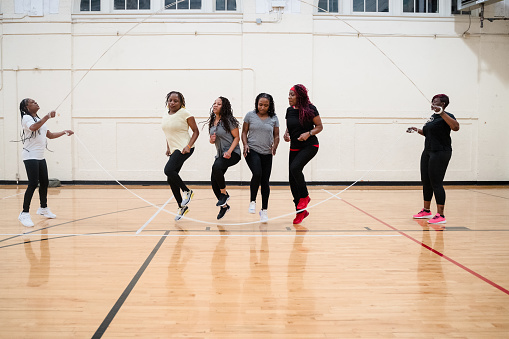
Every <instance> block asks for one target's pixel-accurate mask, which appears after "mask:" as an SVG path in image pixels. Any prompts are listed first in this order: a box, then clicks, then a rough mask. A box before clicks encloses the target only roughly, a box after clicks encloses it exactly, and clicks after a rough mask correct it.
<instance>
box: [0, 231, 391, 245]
mask: <svg viewBox="0 0 509 339" xmlns="http://www.w3.org/2000/svg"><path fill="white" fill-rule="evenodd" d="M125 232H131V231H125ZM171 232H178V233H180V234H169V235H161V234H142V235H136V234H118V233H111V234H104V233H48V234H44V236H45V237H46V236H47V237H52V236H53V237H54V238H48V239H45V240H51V239H59V238H60V237H127V238H129V237H224V236H229V237H260V236H262V237H293V236H294V235H295V234H293V233H292V234H270V235H268V234H266V233H268V231H263V232H262V234H182V231H176V230H175V231H174V230H172V231H171ZM186 232H192V231H186ZM225 232H234V231H222V232H220V233H225ZM272 232H274V233H275V232H281V233H288V231H284V230H281V231H272ZM296 232H297V233H306V234H303V235H302V236H310V237H318V238H327V237H331V238H333V237H371V238H373V237H400V236H401V235H398V234H310V233H309V231H299V230H296ZM22 235H23V234H22ZM34 236H37V237H40V236H41V234H34ZM57 237H59V238H57ZM37 240H40V239H36V240H34V241H37ZM13 245H14V244H11V245H8V246H13ZM5 247H7V246H5Z"/></svg>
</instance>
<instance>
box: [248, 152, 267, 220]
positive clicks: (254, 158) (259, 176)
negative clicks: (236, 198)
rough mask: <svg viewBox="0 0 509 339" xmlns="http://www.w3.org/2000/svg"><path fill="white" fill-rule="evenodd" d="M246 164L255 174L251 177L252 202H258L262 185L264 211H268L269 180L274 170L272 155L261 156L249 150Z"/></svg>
mask: <svg viewBox="0 0 509 339" xmlns="http://www.w3.org/2000/svg"><path fill="white" fill-rule="evenodd" d="M246 162H247V165H248V166H249V169H250V170H251V172H252V173H253V176H252V177H251V184H250V186H249V188H250V191H251V201H256V195H257V194H258V187H260V185H261V191H262V209H264V210H266V209H267V207H268V206H269V195H270V186H269V179H270V172H271V170H272V154H260V153H257V152H255V151H253V150H249V153H248V154H247V156H246Z"/></svg>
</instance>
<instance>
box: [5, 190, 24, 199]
mask: <svg viewBox="0 0 509 339" xmlns="http://www.w3.org/2000/svg"><path fill="white" fill-rule="evenodd" d="M21 194H25V192H21V193H18V194H14V195H9V196H8V197H4V198H2V200H4V199H8V198H12V197H16V196H18V195H21Z"/></svg>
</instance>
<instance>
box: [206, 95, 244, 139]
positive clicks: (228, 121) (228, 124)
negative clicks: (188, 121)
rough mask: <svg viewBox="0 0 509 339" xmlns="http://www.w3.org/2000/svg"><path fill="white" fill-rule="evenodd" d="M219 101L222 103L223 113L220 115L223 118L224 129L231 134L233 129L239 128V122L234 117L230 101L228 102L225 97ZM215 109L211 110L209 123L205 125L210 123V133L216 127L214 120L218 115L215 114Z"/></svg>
mask: <svg viewBox="0 0 509 339" xmlns="http://www.w3.org/2000/svg"><path fill="white" fill-rule="evenodd" d="M219 99H221V103H222V105H221V111H220V113H219V115H220V116H221V122H222V124H223V127H224V129H225V130H226V131H228V133H231V130H232V129H235V128H238V127H239V121H238V120H237V119H236V118H235V117H234V116H233V110H232V105H231V104H230V100H228V99H227V98H225V97H219ZM213 107H214V106H212V107H211V108H210V116H209V118H208V119H207V121H205V123H208V125H209V132H210V129H211V128H212V126H214V120H215V118H216V114H215V113H214V110H213Z"/></svg>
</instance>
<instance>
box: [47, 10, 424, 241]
mask: <svg viewBox="0 0 509 339" xmlns="http://www.w3.org/2000/svg"><path fill="white" fill-rule="evenodd" d="M182 1H185V0H178V1H175V2H173V3H171V4H168V5H167V6H165V7H163V8H162V9H160V10H159V11H157V12H155V13H153V14H152V15H150V16H148V17H146V18H145V19H143V20H141V21H140V22H138V23H136V24H135V25H134V26H133V27H131V28H130V29H129V30H127V31H126V32H125V33H124V34H122V35H121V36H119V38H118V39H117V40H116V41H115V42H113V44H111V45H110V46H109V47H108V48H107V49H106V50H105V51H104V53H103V54H102V55H101V56H99V58H98V59H97V60H96V61H95V62H94V63H93V64H92V66H91V67H90V68H89V69H88V70H87V71H86V72H85V74H84V75H83V76H82V77H81V78H80V80H79V81H78V82H77V83H76V84H75V85H74V86H73V87H72V88H71V90H70V91H69V93H68V94H67V95H66V96H65V98H64V99H63V100H62V102H61V103H60V104H59V105H58V106H57V108H56V109H58V108H59V107H60V106H61V105H62V104H63V103H64V102H65V100H66V99H67V98H68V97H69V96H70V95H71V94H72V93H73V92H74V90H75V89H76V88H77V87H78V85H79V84H80V83H81V82H82V81H83V79H84V78H85V77H86V76H87V75H88V73H89V72H90V71H91V70H92V69H93V68H94V67H95V66H96V65H97V63H98V62H99V61H100V60H101V59H102V58H103V57H104V56H105V55H106V54H107V53H108V51H110V50H111V49H112V48H113V47H114V46H115V45H116V44H117V43H118V42H119V41H120V40H121V39H122V38H124V37H125V36H126V35H127V34H128V33H129V32H131V31H132V30H134V29H135V28H136V27H138V26H139V25H141V24H142V23H144V22H145V21H147V20H148V19H150V18H151V17H153V16H154V15H157V14H158V13H160V12H161V11H163V10H165V9H167V8H168V7H171V6H173V5H176V4H178V3H180V2H182ZM299 1H300V2H302V3H304V4H307V5H309V6H312V7H315V8H317V9H320V10H321V11H324V12H327V13H329V14H331V13H330V12H328V11H327V10H325V9H323V8H320V7H318V6H316V5H314V4H311V3H308V2H306V1H304V0H299ZM333 16H334V17H335V18H336V19H338V20H340V21H342V22H343V23H345V24H346V25H347V26H349V27H350V28H352V29H353V30H354V31H356V32H357V33H358V35H359V36H362V37H364V38H365V39H367V40H368V41H369V42H370V43H371V44H372V45H373V46H374V47H375V48H376V49H377V50H378V51H379V52H380V53H382V55H384V56H385V57H386V58H387V59H388V60H389V61H390V62H391V63H392V64H393V65H394V66H395V67H396V68H397V69H398V70H399V71H400V72H401V73H402V74H403V75H404V76H405V77H406V78H407V79H408V80H409V81H410V82H411V83H412V85H413V86H414V87H415V88H416V89H417V90H418V91H419V92H420V93H421V95H422V96H423V97H424V98H425V99H426V101H427V102H429V100H428V99H427V96H426V95H425V94H424V93H423V92H422V91H421V90H420V88H419V87H418V86H417V85H416V84H415V82H414V81H413V80H412V79H411V78H410V77H409V76H408V75H407V74H406V73H405V72H404V71H403V70H402V69H401V68H400V67H399V66H398V65H397V64H396V63H395V62H394V61H393V60H392V59H391V58H390V57H389V56H388V55H387V54H386V53H385V52H384V51H383V50H382V49H381V48H380V47H379V46H378V45H377V44H376V43H374V42H373V41H372V40H371V39H369V37H367V36H365V35H364V34H363V33H361V32H360V31H359V30H357V29H356V28H355V27H354V26H352V25H351V24H349V23H348V22H346V21H345V20H343V19H342V18H340V17H339V16H337V15H333ZM56 109H55V110H56ZM74 136H75V137H76V139H77V140H78V142H79V143H80V144H81V145H82V146H83V147H84V149H85V150H86V151H87V153H88V154H89V155H90V156H91V157H92V159H93V160H94V161H95V162H96V163H97V164H98V165H99V167H101V169H102V170H103V171H105V172H106V173H107V174H108V175H109V176H110V177H111V178H112V179H113V180H114V181H115V182H117V183H118V184H119V185H120V186H121V187H123V188H124V189H126V190H127V191H128V192H130V193H131V194H133V195H134V196H136V197H137V198H139V199H140V200H142V201H144V202H145V203H147V204H149V205H151V206H153V207H156V208H158V212H157V213H156V214H155V215H154V216H153V218H155V216H156V215H157V214H159V212H161V211H165V212H166V213H169V214H171V215H176V214H175V213H172V212H170V211H167V210H166V209H164V207H165V206H166V204H167V203H168V202H169V200H168V201H167V202H166V204H165V205H163V207H161V208H159V207H158V206H157V205H155V204H153V203H152V202H150V201H148V200H146V199H144V198H142V197H141V196H139V195H138V194H136V193H135V192H133V191H132V190H130V189H128V188H127V187H125V186H124V185H123V184H122V183H120V182H119V181H118V180H117V179H116V178H115V177H114V176H113V175H112V174H111V173H110V172H109V171H107V170H106V169H105V168H104V167H103V166H102V165H101V164H100V162H99V161H98V160H97V159H96V158H95V157H94V156H93V154H92V153H91V152H90V150H89V149H88V148H87V147H86V145H85V144H84V143H83V141H82V140H81V139H80V138H79V137H78V136H77V135H76V134H74ZM400 138H401V136H400V137H399V138H398V139H397V141H399V139H400ZM382 159H383V157H380V159H379V160H378V161H377V162H376V164H375V166H373V167H372V168H371V169H370V170H368V171H366V172H365V173H364V174H363V175H362V176H361V177H360V178H359V179H357V180H356V181H355V182H353V183H352V184H351V185H349V186H348V187H346V188H345V189H343V190H342V191H340V192H338V193H337V194H335V195H333V196H331V197H329V198H327V199H324V200H322V201H320V202H318V203H316V204H314V205H312V206H308V207H307V209H311V208H314V207H316V206H318V205H320V204H322V203H324V202H326V201H328V200H330V199H332V198H334V197H338V196H339V195H340V194H341V193H343V192H345V191H346V190H348V189H349V188H351V187H352V186H354V185H355V184H357V183H358V182H359V181H361V180H362V179H363V178H364V177H365V176H366V175H367V174H368V173H370V172H371V171H373V170H374V169H375V167H376V166H377V165H378V163H379V162H380V161H381V160H382ZM170 199H171V198H170ZM301 211H303V210H299V211H296V212H297V213H298V212H301ZM296 212H294V211H292V212H290V213H287V214H283V215H280V216H277V217H274V218H270V219H269V220H276V219H280V218H284V217H287V216H290V215H294V214H295V213H296ZM153 218H151V219H150V221H151V220H153ZM182 219H185V220H189V221H193V222H198V223H204V224H213V225H217V224H221V225H228V226H233V225H248V224H256V223H259V221H252V222H245V223H233V224H225V223H219V222H207V221H203V220H197V219H193V218H189V217H185V216H183V217H182ZM147 224H148V222H147ZM145 226H146V225H144V226H143V227H142V228H141V229H140V230H138V232H137V234H138V233H139V232H141V230H142V229H143V228H144V227H145Z"/></svg>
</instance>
